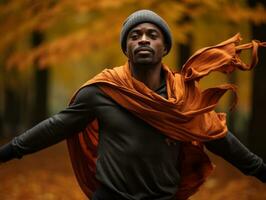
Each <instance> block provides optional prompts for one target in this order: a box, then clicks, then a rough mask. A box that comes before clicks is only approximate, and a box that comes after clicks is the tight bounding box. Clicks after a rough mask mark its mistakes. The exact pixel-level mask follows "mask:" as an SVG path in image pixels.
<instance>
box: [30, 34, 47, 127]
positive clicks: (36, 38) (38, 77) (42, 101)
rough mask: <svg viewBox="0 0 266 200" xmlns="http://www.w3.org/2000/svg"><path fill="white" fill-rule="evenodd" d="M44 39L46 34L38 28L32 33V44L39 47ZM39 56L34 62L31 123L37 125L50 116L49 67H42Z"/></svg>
mask: <svg viewBox="0 0 266 200" xmlns="http://www.w3.org/2000/svg"><path fill="white" fill-rule="evenodd" d="M43 41H44V34H43V33H42V32H40V31H38V30H35V31H33V33H32V45H33V47H34V48H36V47H38V46H39V45H41V44H42V42H43ZM38 64H39V62H38V58H36V61H35V62H34V65H35V66H34V82H33V83H34V87H33V88H34V92H33V94H34V101H33V105H32V110H33V113H32V116H31V119H32V120H31V123H32V124H31V125H35V124H37V123H38V122H40V121H41V120H44V119H45V118H46V117H47V116H48V102H47V101H48V87H49V68H47V67H45V68H40V67H39V66H38Z"/></svg>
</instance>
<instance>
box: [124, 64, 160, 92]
mask: <svg viewBox="0 0 266 200" xmlns="http://www.w3.org/2000/svg"><path fill="white" fill-rule="evenodd" d="M129 66H130V71H131V73H132V76H133V77H134V78H135V79H137V80H138V81H141V82H143V83H144V84H145V85H146V86H147V87H148V88H150V89H151V90H156V89H158V88H159V87H160V86H161V83H162V75H161V70H162V63H158V64H155V65H143V64H140V65H136V64H133V63H131V62H129Z"/></svg>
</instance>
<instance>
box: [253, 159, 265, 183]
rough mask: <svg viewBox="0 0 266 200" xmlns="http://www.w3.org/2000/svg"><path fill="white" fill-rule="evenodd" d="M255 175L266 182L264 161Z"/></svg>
mask: <svg viewBox="0 0 266 200" xmlns="http://www.w3.org/2000/svg"><path fill="white" fill-rule="evenodd" d="M255 177H256V178H258V179H259V180H260V181H261V182H263V183H266V164H265V163H262V165H261V167H260V169H259V170H258V172H257V173H256V174H255Z"/></svg>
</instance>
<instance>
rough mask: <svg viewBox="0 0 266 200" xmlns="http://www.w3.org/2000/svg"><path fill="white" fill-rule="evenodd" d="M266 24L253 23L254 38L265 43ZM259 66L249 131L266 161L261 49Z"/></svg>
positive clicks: (265, 66) (265, 56)
mask: <svg viewBox="0 0 266 200" xmlns="http://www.w3.org/2000/svg"><path fill="white" fill-rule="evenodd" d="M249 4H250V6H251V7H254V6H255V5H258V6H260V7H264V8H265V7H266V1H264V0H256V1H254V0H249ZM265 36H266V23H252V37H253V38H256V39H258V40H262V41H263V40H264V41H265ZM259 53H260V59H259V64H258V66H257V67H256V69H255V70H254V75H253V90H252V91H253V95H252V97H253V99H252V117H251V123H250V130H249V146H250V148H251V149H252V150H253V151H254V152H256V153H258V154H259V155H260V156H262V157H263V158H264V160H266V151H265V141H266V135H265V133H266V127H265V124H264V123H265V122H264V116H265V113H266V84H265V75H266V49H265V48H262V49H260V52H259Z"/></svg>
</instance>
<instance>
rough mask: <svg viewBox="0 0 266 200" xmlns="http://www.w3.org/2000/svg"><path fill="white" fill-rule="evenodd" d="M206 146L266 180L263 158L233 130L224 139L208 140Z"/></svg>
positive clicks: (249, 172)
mask: <svg viewBox="0 0 266 200" xmlns="http://www.w3.org/2000/svg"><path fill="white" fill-rule="evenodd" d="M205 146H206V147H207V149H208V150H210V151H211V152H213V153H214V154H216V155H218V156H221V157H222V158H223V159H225V160H226V161H228V162H229V163H231V164H232V165H233V166H235V167H236V168H238V169H239V170H240V171H241V172H242V173H244V174H246V175H250V176H255V177H256V178H258V179H259V180H261V181H262V182H266V165H265V163H264V162H263V160H262V159H261V158H260V157H258V156H257V155H255V154H254V153H252V152H251V151H250V150H249V149H248V148H247V147H245V146H244V145H243V144H242V143H241V142H240V141H239V140H238V139H237V138H236V137H235V136H234V135H233V134H232V133H231V132H228V134H227V135H226V137H224V138H222V139H218V140H213V141H210V142H206V143H205Z"/></svg>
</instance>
